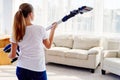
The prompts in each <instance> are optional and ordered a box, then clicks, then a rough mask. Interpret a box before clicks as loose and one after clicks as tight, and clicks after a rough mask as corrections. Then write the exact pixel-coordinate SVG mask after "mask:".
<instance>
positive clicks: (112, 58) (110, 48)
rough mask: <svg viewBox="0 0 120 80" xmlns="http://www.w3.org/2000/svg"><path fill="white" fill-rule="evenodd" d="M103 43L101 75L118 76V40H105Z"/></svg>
mask: <svg viewBox="0 0 120 80" xmlns="http://www.w3.org/2000/svg"><path fill="white" fill-rule="evenodd" d="M105 43H106V44H105V45H106V46H104V47H105V50H104V51H103V52H102V57H101V58H102V59H101V63H102V64H101V72H102V74H106V72H110V73H114V74H117V75H120V49H119V47H120V39H116V38H107V39H105Z"/></svg>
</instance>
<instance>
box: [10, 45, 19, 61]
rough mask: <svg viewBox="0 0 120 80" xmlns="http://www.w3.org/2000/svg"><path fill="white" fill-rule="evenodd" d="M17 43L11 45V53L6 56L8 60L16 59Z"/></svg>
mask: <svg viewBox="0 0 120 80" xmlns="http://www.w3.org/2000/svg"><path fill="white" fill-rule="evenodd" d="M16 50H17V43H11V52H10V54H9V55H8V57H9V58H11V59H13V58H15V57H16Z"/></svg>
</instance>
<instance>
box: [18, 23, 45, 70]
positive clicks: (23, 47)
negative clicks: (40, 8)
mask: <svg viewBox="0 0 120 80" xmlns="http://www.w3.org/2000/svg"><path fill="white" fill-rule="evenodd" d="M44 39H47V36H46V31H45V29H44V28H43V27H41V26H38V25H30V26H27V27H26V32H25V35H24V37H23V40H22V41H20V42H19V43H18V45H19V47H20V53H19V55H20V56H19V58H18V64H17V65H18V66H19V67H23V68H27V69H30V70H33V71H44V70H45V58H44V48H43V40H44Z"/></svg>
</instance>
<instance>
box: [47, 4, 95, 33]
mask: <svg viewBox="0 0 120 80" xmlns="http://www.w3.org/2000/svg"><path fill="white" fill-rule="evenodd" d="M92 9H93V8H91V7H87V6H82V7H80V8H78V9H77V10H73V11H71V12H70V14H68V15H66V16H64V17H63V18H62V19H61V20H59V21H57V24H60V23H62V22H66V21H67V20H68V19H70V18H72V17H74V16H75V15H77V14H79V13H80V14H83V13H86V12H89V11H91V10H92ZM51 28H52V25H51V26H49V27H47V28H46V30H47V31H48V30H49V29H51Z"/></svg>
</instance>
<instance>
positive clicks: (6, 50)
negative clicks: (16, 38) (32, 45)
mask: <svg viewBox="0 0 120 80" xmlns="http://www.w3.org/2000/svg"><path fill="white" fill-rule="evenodd" d="M92 9H93V8H91V7H87V6H82V7H80V8H78V9H77V10H73V11H71V12H70V14H68V15H66V16H64V17H63V18H62V19H61V20H59V21H57V24H60V23H62V22H66V21H67V20H68V19H70V18H72V17H74V16H75V15H77V14H79V13H80V14H83V13H86V12H89V11H91V10H92ZM51 28H52V25H51V26H48V27H47V28H46V31H48V30H49V29H51ZM3 51H4V52H6V53H9V52H10V51H11V44H8V45H7V46H6V47H5V48H4V49H3ZM19 51H20V50H19V46H18V47H17V51H16V54H17V56H19ZM17 59H18V57H16V58H14V59H12V61H11V63H13V62H15V61H16V60H17Z"/></svg>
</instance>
